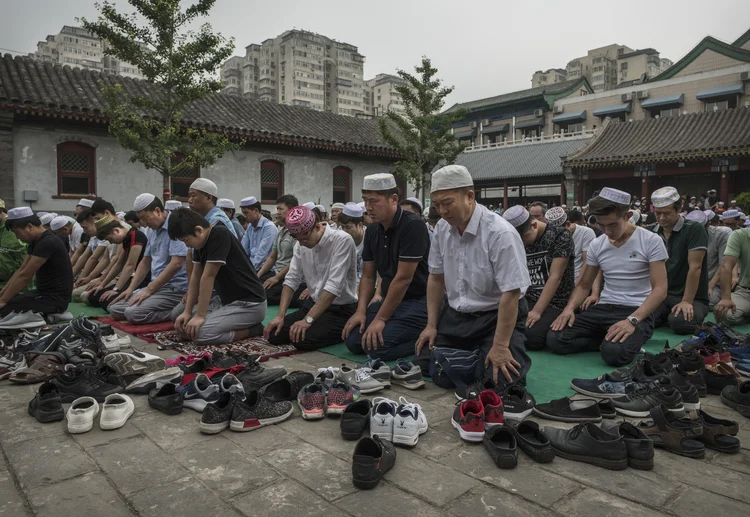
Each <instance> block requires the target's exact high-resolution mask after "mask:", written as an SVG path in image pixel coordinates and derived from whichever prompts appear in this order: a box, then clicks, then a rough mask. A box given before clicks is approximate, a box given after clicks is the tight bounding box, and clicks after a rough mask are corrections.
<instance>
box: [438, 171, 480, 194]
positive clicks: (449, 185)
mask: <svg viewBox="0 0 750 517" xmlns="http://www.w3.org/2000/svg"><path fill="white" fill-rule="evenodd" d="M473 186H474V180H473V179H472V178H471V174H469V169H467V168H466V167H464V166H463V165H446V166H445V167H443V168H441V169H438V170H436V171H435V172H434V173H433V174H432V184H431V186H430V193H432V192H438V191H440V190H451V189H455V188H463V187H473Z"/></svg>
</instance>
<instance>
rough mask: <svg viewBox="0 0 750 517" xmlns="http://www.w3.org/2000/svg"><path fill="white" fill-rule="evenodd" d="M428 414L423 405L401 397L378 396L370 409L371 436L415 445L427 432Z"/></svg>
mask: <svg viewBox="0 0 750 517" xmlns="http://www.w3.org/2000/svg"><path fill="white" fill-rule="evenodd" d="M428 428H429V425H428V424H427V416H426V415H425V414H424V411H422V406H420V405H419V404H415V403H413V402H409V401H407V400H406V399H405V398H404V397H399V399H398V402H396V401H393V400H391V399H388V398H385V397H376V398H375V399H373V401H372V410H371V411H370V436H371V437H375V436H378V437H380V438H381V439H382V440H388V441H389V442H392V443H393V444H397V445H405V446H408V447H414V446H415V445H416V444H417V442H418V441H419V437H420V436H421V435H423V434H424V433H426V432H427V429H428Z"/></svg>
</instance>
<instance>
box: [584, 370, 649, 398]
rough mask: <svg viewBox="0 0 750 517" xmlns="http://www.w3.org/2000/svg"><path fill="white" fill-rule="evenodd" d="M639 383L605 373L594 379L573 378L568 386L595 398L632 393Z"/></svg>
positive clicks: (614, 396)
mask: <svg viewBox="0 0 750 517" xmlns="http://www.w3.org/2000/svg"><path fill="white" fill-rule="evenodd" d="M638 385H639V383H638V382H636V381H634V380H633V379H616V378H614V377H612V376H611V375H610V374H608V373H605V374H604V375H600V376H599V377H597V378H596V379H573V380H572V381H570V387H571V388H573V390H575V391H577V392H578V393H580V394H582V395H588V396H589V397H596V398H616V397H622V396H623V395H627V394H629V393H632V392H633V390H634V389H635V388H636V387H637V386H638Z"/></svg>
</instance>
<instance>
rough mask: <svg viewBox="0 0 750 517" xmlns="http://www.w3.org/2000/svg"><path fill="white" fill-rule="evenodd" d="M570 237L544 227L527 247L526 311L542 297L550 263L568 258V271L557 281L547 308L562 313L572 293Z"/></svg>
mask: <svg viewBox="0 0 750 517" xmlns="http://www.w3.org/2000/svg"><path fill="white" fill-rule="evenodd" d="M574 255H575V250H574V246H573V236H572V234H571V233H570V232H569V231H568V230H566V229H564V228H555V227H553V226H550V225H547V227H546V228H545V229H544V233H543V234H542V236H541V237H539V238H538V239H537V240H536V241H535V242H534V243H533V244H531V245H529V246H526V265H527V266H528V268H529V276H530V277H531V287H529V288H528V289H527V290H526V300H527V301H528V302H529V308H530V309H531V308H532V307H531V306H532V305H533V304H535V303H536V301H537V300H538V299H539V297H540V296H541V294H542V290H543V289H544V286H545V285H547V281H548V280H549V275H550V272H551V271H552V261H553V260H554V259H556V258H567V259H570V260H568V267H567V268H565V273H563V277H562V279H561V280H560V286H559V287H558V288H557V292H556V293H555V295H554V296H553V297H552V301H551V302H550V306H552V307H555V308H557V309H560V310H563V309H565V305H567V303H568V298H570V295H571V293H572V292H573V289H574V288H575V260H573V256H574Z"/></svg>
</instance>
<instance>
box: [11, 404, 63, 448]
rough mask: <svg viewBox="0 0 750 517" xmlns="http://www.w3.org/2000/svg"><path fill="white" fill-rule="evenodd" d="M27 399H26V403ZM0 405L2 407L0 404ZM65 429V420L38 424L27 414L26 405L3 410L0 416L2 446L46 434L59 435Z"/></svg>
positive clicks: (45, 435)
mask: <svg viewBox="0 0 750 517" xmlns="http://www.w3.org/2000/svg"><path fill="white" fill-rule="evenodd" d="M28 403H29V401H28V400H27V401H26V404H28ZM0 407H3V406H2V405H0ZM64 430H65V420H62V421H59V422H49V423H46V424H40V423H39V422H37V420H36V418H34V417H32V416H30V415H29V413H28V410H27V407H26V405H24V406H22V407H16V408H14V409H7V410H5V409H4V410H3V417H2V418H0V443H2V444H3V446H6V445H8V444H12V443H19V442H23V441H26V440H36V439H39V438H45V437H48V436H60V435H62V434H63V433H64Z"/></svg>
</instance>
